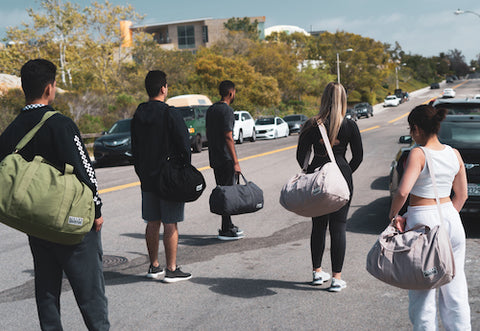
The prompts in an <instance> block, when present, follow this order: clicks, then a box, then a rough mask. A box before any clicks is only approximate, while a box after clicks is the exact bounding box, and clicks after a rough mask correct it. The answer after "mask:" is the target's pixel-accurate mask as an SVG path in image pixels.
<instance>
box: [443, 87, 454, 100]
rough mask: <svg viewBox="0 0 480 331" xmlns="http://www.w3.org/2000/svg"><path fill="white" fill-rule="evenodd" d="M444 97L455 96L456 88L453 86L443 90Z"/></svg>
mask: <svg viewBox="0 0 480 331" xmlns="http://www.w3.org/2000/svg"><path fill="white" fill-rule="evenodd" d="M443 97H444V98H455V90H454V89H453V88H446V89H444V90H443Z"/></svg>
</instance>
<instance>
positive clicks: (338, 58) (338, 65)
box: [337, 48, 353, 84]
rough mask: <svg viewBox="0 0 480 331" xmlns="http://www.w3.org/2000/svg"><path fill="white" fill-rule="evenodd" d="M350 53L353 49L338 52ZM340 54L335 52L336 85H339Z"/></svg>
mask: <svg viewBox="0 0 480 331" xmlns="http://www.w3.org/2000/svg"><path fill="white" fill-rule="evenodd" d="M352 51H353V49H351V48H347V49H345V50H343V51H340V52H352ZM340 52H337V82H338V84H340V56H339V54H340Z"/></svg>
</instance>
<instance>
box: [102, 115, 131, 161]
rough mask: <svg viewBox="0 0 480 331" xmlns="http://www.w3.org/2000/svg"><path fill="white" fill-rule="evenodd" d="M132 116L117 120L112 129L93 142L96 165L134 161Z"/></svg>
mask: <svg viewBox="0 0 480 331" xmlns="http://www.w3.org/2000/svg"><path fill="white" fill-rule="evenodd" d="M131 121H132V119H131V118H129V119H126V120H120V121H117V122H115V123H114V124H113V125H112V127H111V128H110V130H108V131H107V132H104V133H103V135H102V136H101V137H99V138H97V139H96V140H95V142H94V143H93V155H94V157H95V163H96V165H105V164H114V163H122V162H128V163H132V162H133V157H132V143H131V131H130V122H131Z"/></svg>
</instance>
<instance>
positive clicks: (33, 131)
mask: <svg viewBox="0 0 480 331" xmlns="http://www.w3.org/2000/svg"><path fill="white" fill-rule="evenodd" d="M56 113H58V111H47V112H46V113H45V114H44V115H43V117H42V119H41V120H40V122H38V124H37V125H35V126H34V127H33V128H32V129H31V130H30V131H28V133H27V134H26V135H25V136H23V138H22V140H20V142H19V143H18V144H17V146H15V151H14V153H17V152H18V151H19V150H21V149H22V148H23V147H25V145H26V144H28V143H29V142H30V140H32V138H33V137H34V136H35V134H36V133H37V131H38V130H40V128H41V127H42V126H43V124H44V123H45V122H46V121H47V120H48V119H49V118H50V117H52V116H53V115H55V114H56Z"/></svg>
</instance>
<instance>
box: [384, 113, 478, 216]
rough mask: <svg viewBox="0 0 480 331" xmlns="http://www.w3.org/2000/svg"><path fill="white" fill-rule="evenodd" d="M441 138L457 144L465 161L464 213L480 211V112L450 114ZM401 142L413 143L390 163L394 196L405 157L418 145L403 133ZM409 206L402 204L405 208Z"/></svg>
mask: <svg viewBox="0 0 480 331" xmlns="http://www.w3.org/2000/svg"><path fill="white" fill-rule="evenodd" d="M438 138H439V140H440V142H442V143H444V144H447V145H450V146H452V147H453V148H456V149H457V150H458V151H459V152H460V154H461V155H462V158H463V161H464V163H465V169H466V172H467V181H468V187H467V188H468V199H467V201H466V203H465V205H464V207H463V209H462V212H464V213H473V214H477V215H480V115H447V116H446V118H445V120H443V122H442V123H441V125H440V131H439V133H438ZM400 142H402V143H410V146H409V147H404V148H401V149H400V150H399V152H398V153H397V156H396V157H395V160H394V161H393V162H392V165H391V167H390V196H391V197H393V195H394V194H395V192H396V190H397V189H398V185H399V183H400V180H401V178H402V176H403V172H404V169H405V165H406V161H407V158H408V155H409V153H410V151H411V150H412V148H414V147H415V144H414V142H413V141H412V139H411V137H410V136H408V135H407V136H402V137H400ZM405 209H406V206H404V207H403V208H402V211H401V212H402V213H403V212H405Z"/></svg>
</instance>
